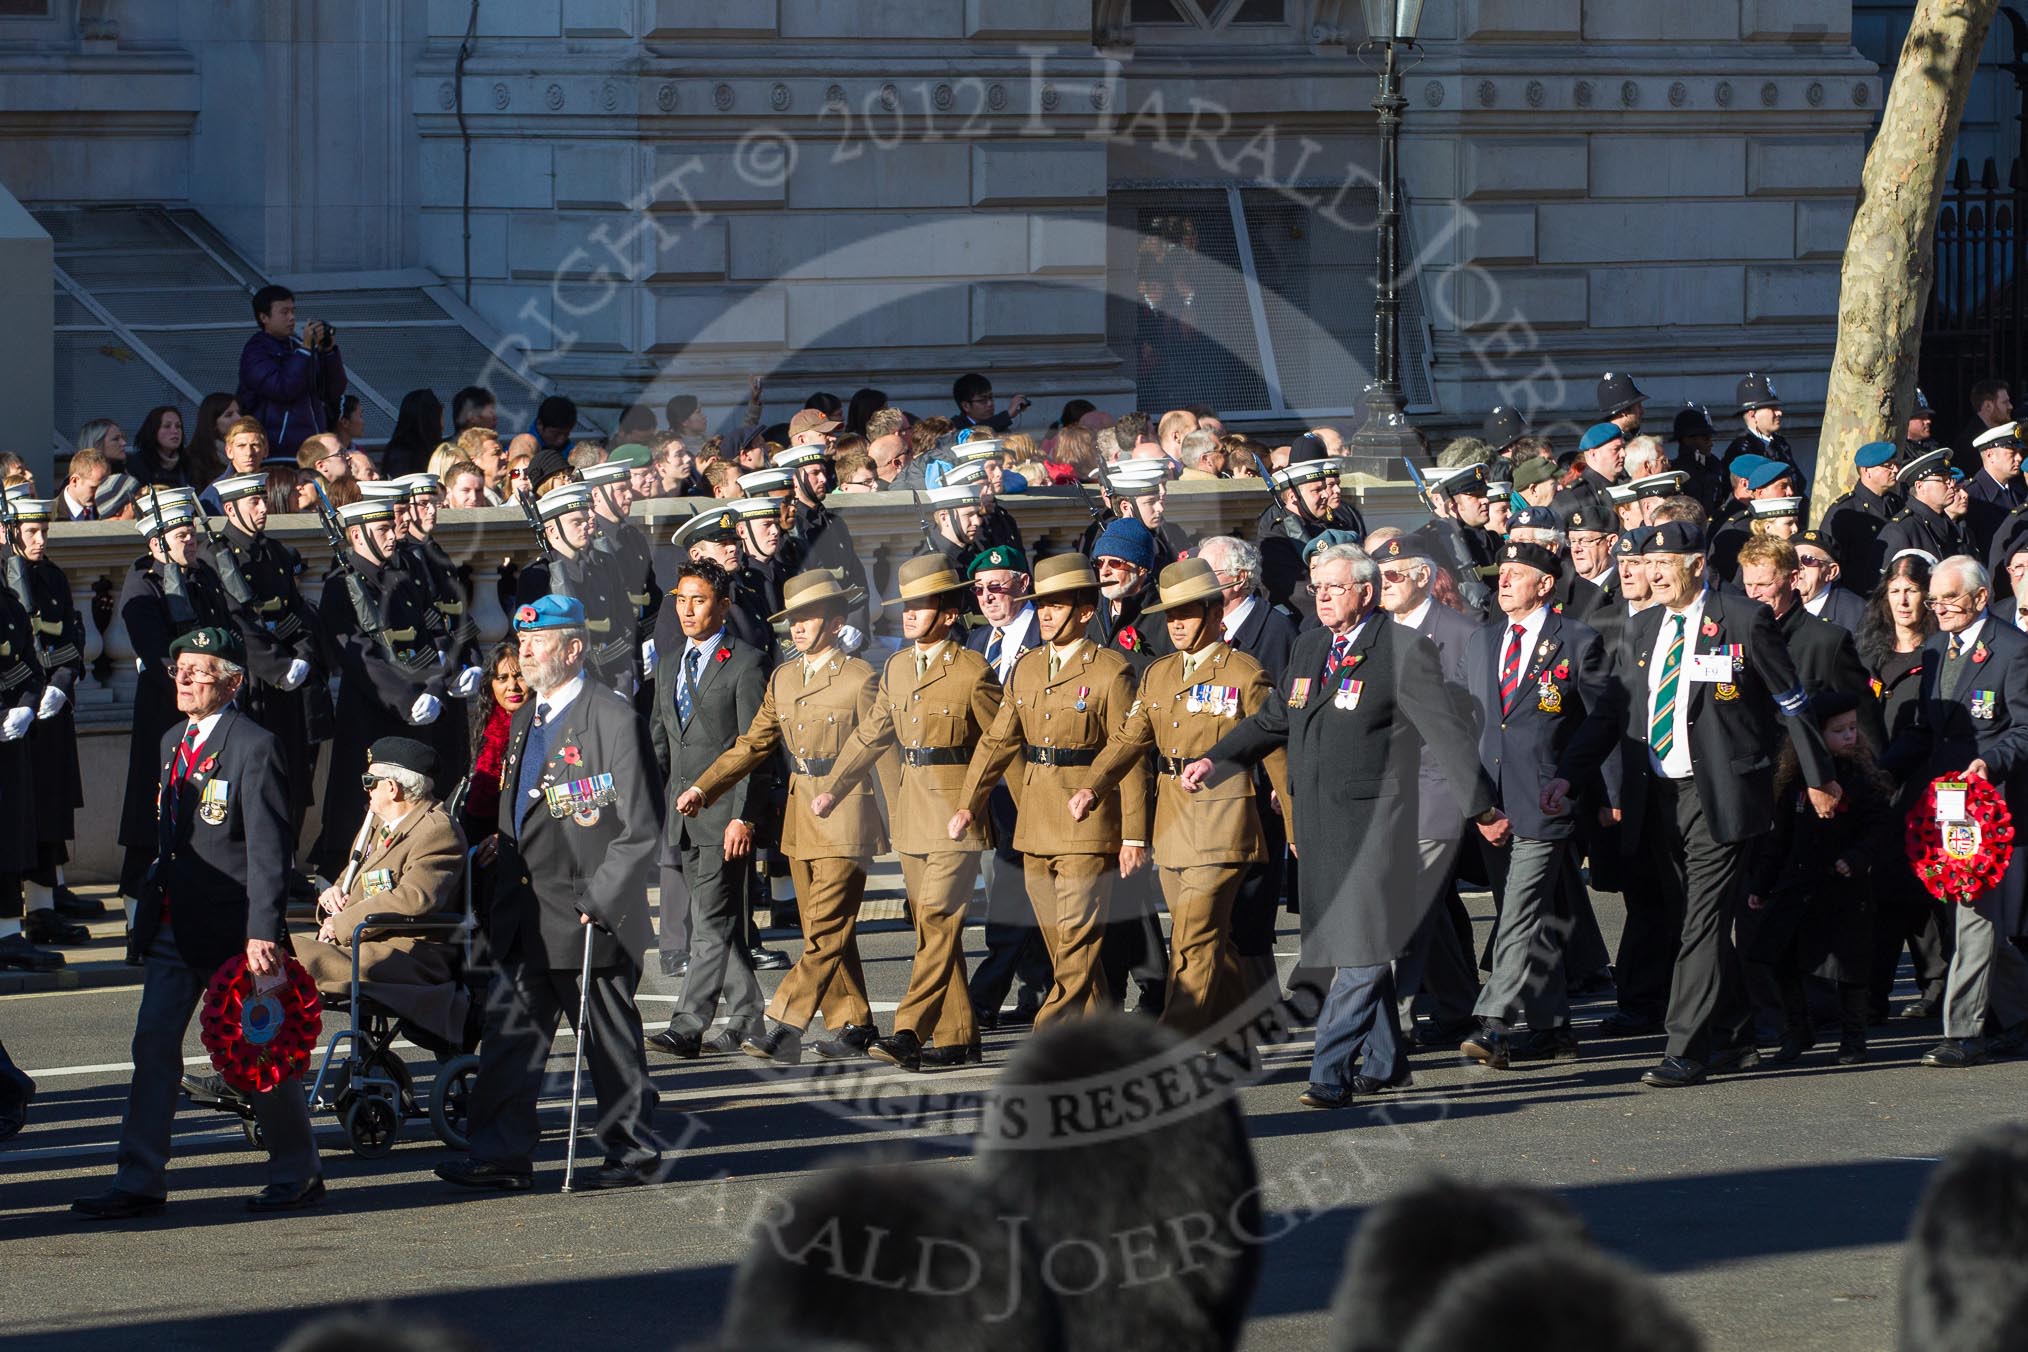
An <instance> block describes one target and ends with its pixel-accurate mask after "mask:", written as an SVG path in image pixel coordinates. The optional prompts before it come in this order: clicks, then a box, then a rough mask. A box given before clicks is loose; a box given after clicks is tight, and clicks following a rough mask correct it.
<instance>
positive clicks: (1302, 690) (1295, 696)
mask: <svg viewBox="0 0 2028 1352" xmlns="http://www.w3.org/2000/svg"><path fill="white" fill-rule="evenodd" d="M1310 684H1311V682H1310V678H1309V677H1307V676H1298V677H1296V683H1295V684H1294V685H1292V686H1290V687H1289V707H1290V708H1291V709H1301V708H1304V707H1306V706H1307V705H1308V704H1309V702H1310Z"/></svg>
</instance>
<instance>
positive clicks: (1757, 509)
mask: <svg viewBox="0 0 2028 1352" xmlns="http://www.w3.org/2000/svg"><path fill="white" fill-rule="evenodd" d="M1746 509H1747V511H1749V512H1751V513H1752V514H1753V518H1754V520H1756V521H1773V520H1776V519H1778V518H1781V517H1788V516H1801V515H1802V512H1803V500H1802V499H1801V498H1754V499H1753V500H1751V501H1750V502H1748V503H1747V504H1746Z"/></svg>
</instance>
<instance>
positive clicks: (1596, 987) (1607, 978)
mask: <svg viewBox="0 0 2028 1352" xmlns="http://www.w3.org/2000/svg"><path fill="white" fill-rule="evenodd" d="M1613 986H1614V982H1613V969H1612V968H1611V967H1601V968H1599V969H1598V970H1597V971H1596V972H1587V973H1585V974H1584V975H1583V976H1579V977H1572V978H1571V979H1570V984H1569V986H1568V987H1567V989H1568V990H1569V992H1570V994H1572V995H1600V994H1603V993H1604V992H1606V991H1609V990H1611V989H1613Z"/></svg>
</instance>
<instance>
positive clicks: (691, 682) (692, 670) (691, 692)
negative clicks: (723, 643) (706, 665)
mask: <svg viewBox="0 0 2028 1352" xmlns="http://www.w3.org/2000/svg"><path fill="white" fill-rule="evenodd" d="M703 656H704V654H702V653H700V652H698V651H697V649H696V648H694V647H692V648H689V649H686V650H685V651H684V653H683V678H682V679H681V680H679V681H677V682H676V716H677V717H678V718H680V719H682V720H683V724H684V726H685V727H688V726H689V725H690V711H691V710H692V709H694V708H696V707H697V664H698V662H700V661H701V660H702V659H703Z"/></svg>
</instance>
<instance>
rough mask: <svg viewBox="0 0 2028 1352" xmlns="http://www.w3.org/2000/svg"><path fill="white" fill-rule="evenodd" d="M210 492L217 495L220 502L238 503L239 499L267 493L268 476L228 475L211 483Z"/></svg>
mask: <svg viewBox="0 0 2028 1352" xmlns="http://www.w3.org/2000/svg"><path fill="white" fill-rule="evenodd" d="M211 491H212V492H214V493H216V494H218V500H219V501H220V502H238V501H239V500H240V499H241V498H252V497H258V496H260V495H261V494H263V493H265V492H267V491H268V476H267V475H265V474H228V475H225V476H224V477H223V478H219V479H213V480H212V481H211Z"/></svg>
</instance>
